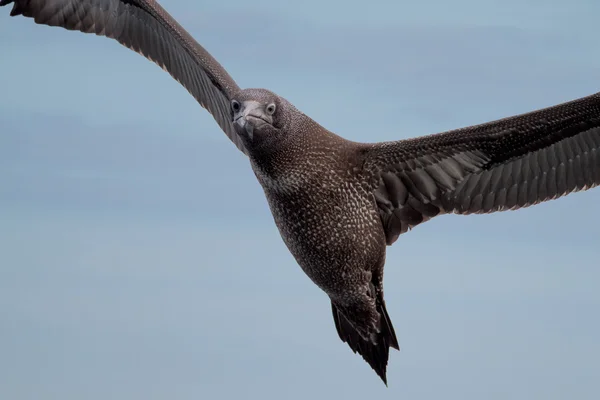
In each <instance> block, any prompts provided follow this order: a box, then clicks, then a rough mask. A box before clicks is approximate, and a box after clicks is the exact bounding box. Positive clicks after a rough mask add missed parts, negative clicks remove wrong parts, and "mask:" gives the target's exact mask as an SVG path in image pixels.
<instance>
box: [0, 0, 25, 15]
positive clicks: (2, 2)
mask: <svg viewBox="0 0 600 400" xmlns="http://www.w3.org/2000/svg"><path fill="white" fill-rule="evenodd" d="M10 3H14V4H13V8H12V10H10V16H11V17H16V16H17V15H22V14H23V9H22V8H21V6H20V4H19V2H18V1H16V0H0V7H4V6H7V5H9V4H10Z"/></svg>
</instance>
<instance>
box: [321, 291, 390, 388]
mask: <svg viewBox="0 0 600 400" xmlns="http://www.w3.org/2000/svg"><path fill="white" fill-rule="evenodd" d="M376 308H377V312H378V313H379V315H380V318H379V332H378V333H375V334H374V337H373V339H374V340H365V339H364V338H363V337H362V336H361V335H360V334H359V333H358V331H357V330H356V329H355V328H354V326H353V325H352V324H351V323H350V321H349V320H348V319H347V318H346V316H345V315H344V314H343V313H342V312H341V311H340V309H339V308H338V306H336V305H335V304H334V303H333V302H332V303H331V309H332V311H333V321H334V322H335V328H336V329H337V333H338V335H339V336H340V339H342V341H343V342H346V343H348V345H349V346H350V348H351V349H352V351H353V352H354V353H358V354H360V355H361V356H362V358H363V359H364V360H365V361H366V362H367V363H369V365H370V366H371V368H373V370H374V371H375V372H376V373H377V375H379V377H380V378H381V380H383V383H385V384H386V386H387V377H386V369H387V363H388V358H389V352H390V347H392V348H394V349H396V350H400V347H399V346H398V339H397V338H396V332H394V327H393V325H392V321H391V320H390V316H389V315H388V313H387V310H386V308H385V302H384V301H383V299H377V302H376Z"/></svg>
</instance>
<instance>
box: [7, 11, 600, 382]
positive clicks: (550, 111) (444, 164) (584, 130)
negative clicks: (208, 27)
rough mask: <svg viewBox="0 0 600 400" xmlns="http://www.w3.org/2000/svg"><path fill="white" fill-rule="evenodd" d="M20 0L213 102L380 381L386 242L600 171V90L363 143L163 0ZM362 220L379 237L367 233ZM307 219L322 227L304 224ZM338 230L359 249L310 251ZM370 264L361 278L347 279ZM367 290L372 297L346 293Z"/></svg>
mask: <svg viewBox="0 0 600 400" xmlns="http://www.w3.org/2000/svg"><path fill="white" fill-rule="evenodd" d="M11 3H12V4H13V8H12V11H11V15H13V16H16V15H23V16H25V17H30V18H33V19H34V20H35V22H36V23H39V24H45V25H51V26H58V27H62V28H66V29H69V30H79V31H82V32H86V33H95V34H97V35H101V36H106V37H109V38H112V39H115V40H117V41H118V42H119V43H121V44H122V45H124V46H126V47H128V48H130V49H132V50H134V51H136V52H138V53H140V54H141V55H143V56H144V57H146V58H147V59H149V60H151V61H153V62H154V63H156V64H157V65H159V66H160V67H161V68H163V69H164V70H166V71H167V72H168V73H169V74H171V76H173V77H174V78H175V79H176V80H177V81H178V82H180V83H181V84H182V85H183V86H184V87H185V88H186V89H187V90H188V91H189V92H190V93H191V94H192V96H193V97H194V98H195V99H196V100H197V101H198V102H199V103H200V105H201V106H202V107H204V108H205V109H206V110H207V111H208V112H210V113H211V114H212V115H213V117H214V118H215V121H216V122H217V124H218V125H219V126H220V127H221V129H222V130H223V131H224V132H225V134H226V135H227V136H228V138H229V139H230V140H231V141H232V142H233V143H234V144H235V145H236V146H237V148H238V149H239V150H241V151H242V152H243V153H244V154H246V155H247V156H248V157H249V159H250V160H251V162H252V165H253V167H254V166H256V171H259V172H258V173H257V176H258V177H259V181H261V184H262V185H263V187H265V192H266V193H267V198H269V199H270V200H269V201H270V204H271V207H272V210H273V209H277V210H280V211H281V212H280V213H279V214H280V215H275V214H277V213H274V215H275V219H276V223H277V225H278V226H279V227H280V230H281V232H282V236H283V238H284V241H286V244H288V247H290V249H291V250H292V253H293V254H294V256H295V257H296V259H297V260H298V262H299V264H300V265H301V266H302V267H303V268H304V269H305V271H307V273H308V274H309V276H311V279H313V280H314V281H315V282H316V283H317V284H319V286H320V287H322V288H324V290H325V291H326V292H328V294H329V295H330V297H331V298H332V312H333V318H334V323H335V327H336V329H337V332H338V334H339V336H340V338H341V339H342V340H343V341H345V342H347V343H348V345H349V346H350V348H351V349H352V350H353V351H355V352H358V353H359V354H361V355H362V357H363V358H364V359H365V360H366V361H367V362H368V363H369V365H371V367H372V368H373V369H374V370H375V371H376V372H377V374H378V375H379V376H380V377H381V378H382V379H383V380H384V382H385V381H386V366H387V361H388V353H389V348H390V347H392V348H398V342H397V339H396V335H395V333H394V328H393V326H392V323H391V320H390V318H389V315H388V313H387V311H386V308H385V301H384V299H383V275H382V274H383V261H382V260H384V259H385V257H384V256H385V245H386V244H387V245H391V244H393V243H394V242H395V241H396V240H397V238H398V237H399V235H401V234H403V233H405V232H407V231H408V230H409V229H410V228H412V227H414V226H416V225H418V224H421V223H423V222H425V221H428V220H430V219H431V218H433V217H435V216H437V215H440V214H444V213H456V214H473V213H490V212H495V211H504V210H514V209H517V208H522V207H528V206H531V205H534V204H537V203H540V202H543V201H547V200H551V199H555V198H558V197H560V196H564V195H566V194H569V193H572V192H575V191H581V190H587V189H589V188H592V187H595V186H597V185H598V184H600V94H595V95H592V96H588V97H584V98H581V99H577V100H574V101H570V102H568V103H563V104H560V105H557V106H553V107H549V108H546V109H542V110H539V111H534V112H530V113H528V114H523V115H519V116H514V117H510V118H505V119H502V120H498V121H493V122H490V123H486V124H482V125H477V126H472V127H468V128H463V129H458V130H454V131H449V132H445V133H440V134H435V135H430V136H426V137H420V138H415V139H409V140H400V141H394V142H386V143H375V144H359V143H354V142H349V141H347V140H345V139H342V138H341V137H339V136H337V135H334V134H333V133H331V132H330V131H328V130H326V129H324V128H322V127H321V126H320V125H318V124H317V123H316V122H314V121H313V120H312V119H310V118H309V117H308V116H306V115H305V114H303V113H301V112H300V111H298V110H297V109H296V108H295V107H294V106H293V105H291V104H290V103H289V102H288V101H287V100H285V99H284V98H282V97H279V96H277V95H275V94H274V93H272V92H269V91H267V90H264V89H252V90H250V89H245V90H241V89H240V88H239V87H238V85H237V84H236V83H235V81H234V80H233V79H232V78H231V77H230V76H229V74H228V73H227V71H226V70H225V69H224V68H223V67H222V66H221V65H220V64H219V63H218V62H217V61H216V60H215V59H214V58H213V57H212V56H211V55H210V54H209V53H208V52H207V51H206V50H205V49H204V48H203V47H202V46H200V45H199V44H198V43H197V42H196V41H195V40H194V39H193V38H192V37H191V36H190V35H189V34H188V33H187V32H186V31H185V30H184V29H183V28H182V27H181V26H180V25H179V24H178V23H177V22H176V21H175V20H174V19H173V18H172V17H171V16H170V15H169V14H168V13H167V12H166V11H165V10H164V9H163V8H162V7H161V6H160V5H159V4H158V3H157V2H156V1H154V0H0V6H4V5H7V4H11ZM289 149H293V150H294V152H290V151H288V150H289ZM291 154H292V155H291ZM334 156H335V157H334ZM332 160H334V161H332ZM333 170H335V171H337V172H336V174H333V173H332V172H331V171H333ZM292 177H294V178H292ZM310 177H312V178H310ZM315 177H319V178H320V179H315ZM266 182H270V183H269V184H267V183H266ZM325 183H326V184H325ZM267 186H268V188H267ZM291 187H293V190H291V189H290V188H291ZM340 188H343V190H346V192H343V190H342V189H340ZM340 190H342V192H340ZM294 191H295V192H294ZM271 192H272V193H276V192H277V193H280V192H281V193H286V192H294V193H305V194H307V193H309V194H310V195H306V196H305V202H304V203H302V204H300V206H299V205H298V203H294V201H295V200H294V196H291V197H290V196H288V197H285V196H283V197H281V196H280V197H278V195H272V196H270V195H269V193H271ZM288 194H289V193H288ZM313 194H314V196H313ZM283 198H288V199H291V200H290V202H289V203H287V202H286V201H282V200H281V199H283ZM273 199H276V200H275V202H274V203H273ZM277 199H280V200H277ZM327 199H329V200H327ZM331 199H333V200H331ZM274 205H275V208H274V207H273V206H274ZM317 209H318V210H320V211H318V212H317V214H316V215H315V214H314V213H313V214H310V213H308V214H307V213H304V214H303V213H302V212H305V211H306V210H308V211H311V212H313V211H314V210H317ZM298 210H303V211H302V212H297V211H298ZM340 210H342V211H340ZM344 210H345V211H344ZM346 211H347V212H346ZM350 211H351V212H350ZM291 216H293V217H291ZM346 217H347V218H348V221H351V223H346V222H345V220H344V218H346ZM323 221H328V223H329V225H327V226H324V225H323ZM319 224H321V225H319ZM355 226H361V227H363V228H364V229H365V231H364V234H365V235H367V236H370V237H374V238H375V239H374V240H375V242H376V243H377V246H371V247H368V246H366V245H364V244H361V243H362V242H361V241H360V240H359V239H360V238H359V239H357V238H356V234H355V231H354V228H352V227H355ZM282 227H284V229H282ZM315 227H317V228H318V227H322V228H323V229H316V228H315ZM288 228H289V229H288ZM315 229H316V230H315ZM311 230H312V231H311ZM308 231H311V232H317V233H316V234H311V235H312V236H310V235H305V236H302V235H299V234H297V232H308ZM315 235H317V236H315ZM319 235H322V236H319ZM353 235H354V236H353ZM331 237H336V238H340V239H338V242H336V245H337V246H338V248H339V249H342V250H343V249H352V251H354V252H355V253H353V254H357V256H356V257H353V258H351V259H348V260H346V259H344V258H343V257H344V254H345V253H344V252H343V251H339V252H337V253H335V257H334V256H331V253H328V252H327V251H322V252H320V253H319V252H317V253H318V255H317V256H313V255H310V256H309V255H308V253H310V252H311V251H312V250H311V249H313V250H314V249H315V248H316V247H317V246H319V245H320V243H325V242H327V241H328V240H330V238H331ZM325 250H326V249H325ZM311 254H312V253H311ZM328 254H329V255H328ZM361 254H362V255H364V257H363V256H358V255H361ZM311 257H312V258H311ZM340 260H344V263H342V264H340ZM374 260H375V261H374ZM379 261H380V262H379ZM325 266H329V267H325ZM331 266H337V267H335V268H333V267H331ZM344 268H346V270H344V273H342V272H341V271H342V270H343V269H344ZM363 272H364V273H365V274H367V275H365V276H367V278H365V280H363V281H360V282H359V284H356V285H353V284H348V282H347V281H343V279H346V280H347V278H344V277H347V276H359V275H360V274H361V273H363ZM353 274H354V275H353ZM340 279H342V281H340V282H341V284H342V285H341V286H339V285H338V286H335V285H334V282H335V281H336V280H337V281H339V280H340ZM357 282H358V281H357ZM343 284H346V285H345V286H344V285H343ZM328 285H329V286H328ZM328 287H329V289H331V290H329V289H327V288H328ZM340 287H343V290H340V289H339V288H340ZM360 296H363V297H362V298H366V299H367V300H365V302H362V303H361V302H354V303H353V302H352V301H348V299H356V298H359V297H360ZM365 296H366V297H365ZM352 304H354V305H352ZM356 304H360V306H356ZM365 304H367V305H368V306H364V305H365ZM363 306H364V307H363ZM361 307H363V308H361Z"/></svg>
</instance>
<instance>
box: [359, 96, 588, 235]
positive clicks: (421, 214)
mask: <svg viewBox="0 0 600 400" xmlns="http://www.w3.org/2000/svg"><path fill="white" fill-rule="evenodd" d="M364 151H365V152H364V156H365V163H364V168H365V170H366V171H367V173H369V174H370V176H371V177H372V179H373V180H372V187H373V193H374V195H375V200H376V202H377V205H378V208H379V212H380V216H381V219H382V223H383V226H384V229H385V233H386V240H387V243H388V244H392V243H393V242H394V241H396V239H397V238H398V236H399V235H401V234H402V233H404V232H406V231H407V230H408V229H409V228H412V227H413V226H415V225H418V224H420V223H422V222H425V221H427V220H429V219H430V218H433V217H434V216H436V215H439V214H443V213H456V214H471V213H490V212H495V211H504V210H514V209H517V208H521V207H527V206H531V205H533V204H537V203H539V202H542V201H546V200H551V199H555V198H558V197H560V196H564V195H566V194H568V193H571V192H575V191H579V190H586V189H589V188H592V187H594V186H597V185H599V184H600V93H597V94H595V95H592V96H588V97H584V98H581V99H578V100H574V101H571V102H568V103H563V104H560V105H557V106H554V107H549V108H545V109H542V110H538V111H534V112H530V113H527V114H522V115H518V116H515V117H510V118H505V119H501V120H498V121H494V122H489V123H486V124H482V125H476V126H472V127H468V128H463V129H458V130H453V131H449V132H444V133H439V134H435V135H430V136H424V137H421V138H415V139H410V140H401V141H396V142H384V143H377V144H373V145H368V146H366V147H365V148H364Z"/></svg>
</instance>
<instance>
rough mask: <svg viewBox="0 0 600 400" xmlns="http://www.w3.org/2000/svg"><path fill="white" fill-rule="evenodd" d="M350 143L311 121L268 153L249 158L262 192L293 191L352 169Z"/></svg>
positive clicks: (352, 148)
mask: <svg viewBox="0 0 600 400" xmlns="http://www.w3.org/2000/svg"><path fill="white" fill-rule="evenodd" d="M353 151H354V147H353V143H352V142H350V141H347V140H345V139H344V138H342V137H340V136H338V135H335V134H334V133H332V132H330V131H328V130H326V129H325V128H323V127H321V126H320V125H318V124H317V123H316V122H314V121H312V120H310V121H308V122H307V123H304V124H302V125H300V126H299V127H298V128H297V129H295V130H294V135H293V137H292V136H290V137H289V138H286V140H283V141H282V142H281V143H280V144H279V145H278V146H276V147H275V148H273V149H270V151H266V152H263V153H259V154H255V155H251V157H250V159H251V163H252V168H253V170H254V172H255V174H256V176H257V178H258V180H259V181H260V183H261V184H262V185H263V187H265V189H272V190H276V191H285V192H295V191H297V190H304V189H305V188H306V187H308V186H311V185H312V184H313V183H315V182H322V181H323V180H326V179H327V177H328V176H329V175H331V174H332V173H334V171H339V170H340V169H341V170H344V169H346V168H352V167H351V166H350V164H351V163H352V162H351V160H352V152H353Z"/></svg>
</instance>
